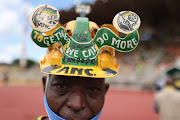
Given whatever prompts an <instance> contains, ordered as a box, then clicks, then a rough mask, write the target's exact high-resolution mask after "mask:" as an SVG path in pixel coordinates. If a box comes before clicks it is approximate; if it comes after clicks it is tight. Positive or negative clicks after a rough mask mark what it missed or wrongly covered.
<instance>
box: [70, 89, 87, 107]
mask: <svg viewBox="0 0 180 120" xmlns="http://www.w3.org/2000/svg"><path fill="white" fill-rule="evenodd" d="M66 104H67V106H68V107H69V108H71V109H72V110H73V111H80V110H82V109H84V108H85V96H84V94H83V93H82V92H80V91H76V92H73V93H72V94H71V95H70V96H69V99H68V101H67V103H66Z"/></svg>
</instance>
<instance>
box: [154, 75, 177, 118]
mask: <svg viewBox="0 0 180 120" xmlns="http://www.w3.org/2000/svg"><path fill="white" fill-rule="evenodd" d="M155 111H156V112H157V113H159V114H160V118H161V120H180V115H179V111H180V92H179V91H178V90H177V89H176V88H175V85H174V80H173V79H172V78H170V77H169V78H168V80H167V82H166V86H165V87H164V88H163V89H162V90H160V91H159V92H158V93H157V94H156V95H155Z"/></svg>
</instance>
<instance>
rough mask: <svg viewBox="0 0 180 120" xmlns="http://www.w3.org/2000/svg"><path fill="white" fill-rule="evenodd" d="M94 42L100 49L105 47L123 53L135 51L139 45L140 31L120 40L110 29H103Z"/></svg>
mask: <svg viewBox="0 0 180 120" xmlns="http://www.w3.org/2000/svg"><path fill="white" fill-rule="evenodd" d="M94 42H95V43H96V44H97V46H98V47H99V48H101V47H103V46H109V47H112V48H114V49H116V50H118V51H121V52H129V51H132V50H134V49H135V48H136V47H137V45H138V43H139V34H138V31H137V30H135V31H134V32H132V33H130V34H128V35H127V36H126V37H125V38H120V37H119V36H117V35H116V34H115V33H114V32H112V31H111V30H110V29H108V28H101V29H100V30H99V31H98V32H97V34H96V36H95V38H94Z"/></svg>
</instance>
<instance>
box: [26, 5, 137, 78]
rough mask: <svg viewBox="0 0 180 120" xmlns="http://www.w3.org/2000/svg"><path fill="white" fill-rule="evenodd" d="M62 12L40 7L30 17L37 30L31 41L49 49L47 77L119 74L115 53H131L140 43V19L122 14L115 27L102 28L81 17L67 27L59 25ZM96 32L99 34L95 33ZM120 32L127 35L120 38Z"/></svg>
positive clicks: (45, 63) (44, 66) (44, 68)
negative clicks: (49, 75) (51, 75)
mask: <svg viewBox="0 0 180 120" xmlns="http://www.w3.org/2000/svg"><path fill="white" fill-rule="evenodd" d="M59 16H60V15H59V13H58V10H57V9H56V8H54V7H52V6H50V5H40V6H38V7H37V8H35V9H34V11H33V12H32V14H31V15H30V17H29V23H30V25H31V26H32V28H33V30H32V32H31V39H32V40H33V41H34V43H35V44H37V45H38V46H40V47H43V48H48V51H47V54H46V55H45V57H44V60H43V61H41V63H40V65H41V70H42V72H44V73H47V74H54V75H68V76H83V77H95V78H106V77H113V76H115V75H117V72H118V68H119V65H117V64H116V58H115V52H114V50H117V51H120V52H129V51H132V50H134V49H135V48H136V47H137V45H138V43H139V34H138V28H139V26H140V18H139V16H138V15H137V14H136V13H134V12H131V11H122V12H120V13H118V14H117V15H116V16H115V17H114V19H113V26H112V25H107V24H105V25H102V27H101V28H99V27H98V26H97V24H96V23H94V22H92V21H89V20H88V18H86V17H77V18H76V20H73V21H70V22H68V23H67V24H65V25H61V24H60V23H59ZM95 29H97V32H96V33H95ZM118 32H122V33H124V34H126V35H127V36H126V37H125V38H120V37H119V36H118Z"/></svg>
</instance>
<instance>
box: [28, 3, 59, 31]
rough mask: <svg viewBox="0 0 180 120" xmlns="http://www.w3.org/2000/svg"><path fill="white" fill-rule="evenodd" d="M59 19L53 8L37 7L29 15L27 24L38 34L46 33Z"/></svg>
mask: <svg viewBox="0 0 180 120" xmlns="http://www.w3.org/2000/svg"><path fill="white" fill-rule="evenodd" d="M59 19H60V15H59V12H58V10H57V9H56V8H55V7H52V6H50V5H39V6H38V7H36V8H35V9H34V10H33V11H32V13H31V14H30V16H29V23H30V25H31V27H32V28H35V29H37V30H38V31H40V32H48V31H51V30H52V29H53V28H55V27H56V26H57V24H58V23H59Z"/></svg>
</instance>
